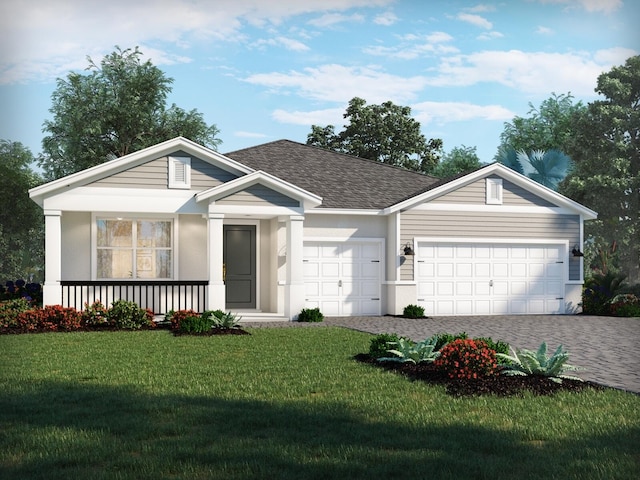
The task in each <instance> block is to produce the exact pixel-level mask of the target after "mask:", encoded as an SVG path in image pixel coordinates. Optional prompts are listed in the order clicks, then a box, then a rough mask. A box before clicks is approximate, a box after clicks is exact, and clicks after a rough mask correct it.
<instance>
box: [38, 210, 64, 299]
mask: <svg viewBox="0 0 640 480" xmlns="http://www.w3.org/2000/svg"><path fill="white" fill-rule="evenodd" d="M61 217H62V212H61V211H60V210H45V211H44V238H45V241H44V284H43V286H42V303H43V305H45V306H46V305H60V304H62V287H61V286H60V280H61V279H62V226H61Z"/></svg>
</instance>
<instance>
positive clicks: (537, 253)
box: [416, 243, 566, 315]
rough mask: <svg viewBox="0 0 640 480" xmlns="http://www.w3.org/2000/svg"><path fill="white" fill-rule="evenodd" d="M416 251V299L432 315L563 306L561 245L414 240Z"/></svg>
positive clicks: (531, 310)
mask: <svg viewBox="0 0 640 480" xmlns="http://www.w3.org/2000/svg"><path fill="white" fill-rule="evenodd" d="M416 252H417V255H418V258H417V259H416V260H417V262H418V263H417V271H416V280H417V291H418V303H419V304H420V305H421V306H423V307H425V312H430V313H428V314H430V315H453V314H455V315H473V314H477V315H490V314H497V315H507V314H527V313H558V312H561V311H562V307H563V299H562V297H563V293H564V271H565V268H566V264H565V263H563V261H562V258H563V255H564V252H565V249H564V247H562V246H559V245H509V244H505V245H477V244H476V245H473V244H469V245H467V244H455V243H453V244H450V243H447V244H443V245H437V244H424V243H418V245H417V248H416ZM423 253H426V254H427V255H428V257H426V256H425V257H422V254H423Z"/></svg>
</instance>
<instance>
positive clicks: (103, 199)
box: [30, 138, 596, 319]
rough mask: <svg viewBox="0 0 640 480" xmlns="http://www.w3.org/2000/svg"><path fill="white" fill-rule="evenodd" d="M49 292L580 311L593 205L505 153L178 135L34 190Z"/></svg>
mask: <svg viewBox="0 0 640 480" xmlns="http://www.w3.org/2000/svg"><path fill="white" fill-rule="evenodd" d="M30 195H31V197H32V199H33V200H34V201H36V202H37V203H38V204H39V205H41V207H42V208H43V211H44V215H45V228H46V257H45V258H46V263H45V282H44V286H43V289H44V303H45V304H63V305H66V306H74V307H76V308H83V306H84V304H85V303H91V302H93V301H95V300H101V301H102V302H103V303H105V304H107V305H108V304H109V303H110V302H112V301H113V300H116V299H118V298H126V299H129V300H134V301H136V302H137V303H139V304H140V305H141V306H143V307H145V308H150V309H152V310H153V311H154V312H155V313H157V314H163V313H166V312H167V311H169V310H178V309H181V308H193V309H194V310H197V311H203V310H213V309H222V310H225V311H229V310H231V311H234V312H239V313H240V314H241V315H242V316H243V318H245V319H249V318H252V319H259V318H264V319H295V318H296V316H297V314H298V313H299V312H300V310H301V309H302V308H314V307H319V308H320V309H321V311H322V312H323V313H324V314H325V315H327V316H352V315H383V314H399V313H401V312H402V310H403V308H404V307H405V306H406V305H408V304H418V305H421V306H423V307H424V308H425V312H426V314H427V315H433V316H436V315H475V314H487V315H499V314H536V313H573V312H575V311H577V309H578V304H579V302H580V292H581V286H582V283H583V276H582V271H583V265H582V257H580V256H574V255H573V254H572V251H574V250H576V251H579V250H582V241H583V222H584V221H585V220H589V219H593V218H596V214H595V213H594V212H592V211H591V210H589V209H587V208H585V207H583V206H581V205H579V204H577V203H575V202H573V201H571V200H569V199H567V198H565V197H563V196H561V195H559V194H557V193H556V192H553V191H551V190H549V189H546V188H545V187H542V186H540V185H538V184H536V183H535V182H533V181H531V180H529V179H527V178H525V177H523V176H521V175H519V174H517V173H515V172H513V171H511V170H509V169H508V168H506V167H504V166H502V165H500V164H492V165H488V166H486V167H484V168H481V169H479V170H476V171H474V172H472V173H470V174H468V175H464V176H460V177H458V178H455V179H452V180H450V181H446V182H444V181H439V180H437V179H434V178H432V177H428V176H425V175H421V174H417V173H414V172H408V171H405V170H401V169H398V168H395V167H390V166H387V165H383V164H380V163H377V162H371V161H368V160H363V159H359V158H354V157H350V156H346V155H341V154H337V153H334V152H329V151H325V150H321V149H318V148H315V147H310V146H306V145H302V144H299V143H295V142H290V141H284V140H283V141H278V142H272V143H268V144H265V145H260V146H257V147H253V148H248V149H244V150H240V151H237V152H232V153H229V154H227V155H221V154H219V153H217V152H214V151H211V150H209V149H207V148H204V147H202V146H200V145H197V144H195V143H193V142H191V141H189V140H186V139H184V138H176V139H173V140H170V141H167V142H163V143H161V144H158V145H156V146H153V147H150V148H147V149H145V150H142V151H139V152H135V153H133V154H130V155H127V156H125V157H122V158H119V159H116V160H113V161H110V162H107V163H104V164H102V165H99V166H96V167H93V168H90V169H87V170H85V171H82V172H79V173H76V174H73V175H70V176H68V177H65V178H62V179H59V180H56V181H53V182H50V183H48V184H45V185H42V186H39V187H36V188H34V189H32V190H31V191H30Z"/></svg>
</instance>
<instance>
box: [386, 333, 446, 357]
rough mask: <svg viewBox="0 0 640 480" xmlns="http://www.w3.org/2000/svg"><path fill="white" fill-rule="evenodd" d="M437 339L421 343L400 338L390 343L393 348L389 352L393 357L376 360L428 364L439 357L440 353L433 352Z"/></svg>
mask: <svg viewBox="0 0 640 480" xmlns="http://www.w3.org/2000/svg"><path fill="white" fill-rule="evenodd" d="M436 342H437V339H436V338H434V337H430V338H427V339H426V340H424V341H422V342H418V343H415V342H412V341H411V340H407V339H406V338H400V339H398V341H397V342H395V345H394V343H393V342H392V343H390V344H389V345H390V346H391V347H393V348H392V349H390V350H389V353H391V354H392V355H393V356H390V357H381V358H378V361H379V362H401V363H406V362H410V363H430V362H433V361H434V360H436V359H437V358H438V357H439V356H440V352H437V351H435V346H436Z"/></svg>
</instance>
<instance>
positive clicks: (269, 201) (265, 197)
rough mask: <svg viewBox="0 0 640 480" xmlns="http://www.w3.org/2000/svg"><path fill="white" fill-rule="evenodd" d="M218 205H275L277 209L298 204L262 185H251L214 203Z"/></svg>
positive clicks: (298, 204)
mask: <svg viewBox="0 0 640 480" xmlns="http://www.w3.org/2000/svg"><path fill="white" fill-rule="evenodd" d="M216 203H217V204H219V205H247V206H265V205H269V206H271V205H275V206H278V207H299V206H300V202H298V201H297V200H295V199H293V198H290V197H287V196H286V195H283V194H282V193H280V192H276V191H275V190H271V189H270V188H267V187H264V186H262V185H253V186H251V187H248V188H247V189H245V190H243V191H241V192H237V193H234V194H232V195H229V196H228V197H225V198H223V199H221V200H218V201H217V202H216Z"/></svg>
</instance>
